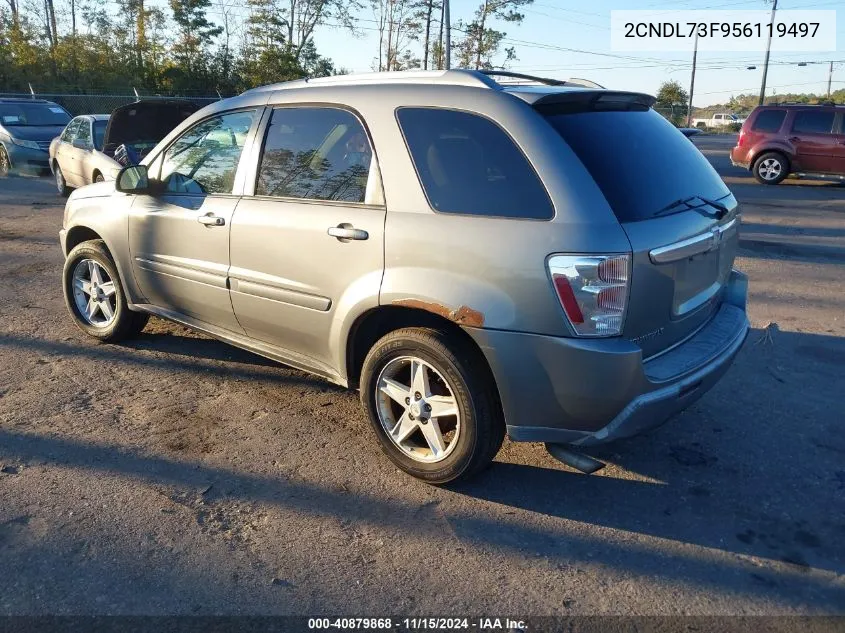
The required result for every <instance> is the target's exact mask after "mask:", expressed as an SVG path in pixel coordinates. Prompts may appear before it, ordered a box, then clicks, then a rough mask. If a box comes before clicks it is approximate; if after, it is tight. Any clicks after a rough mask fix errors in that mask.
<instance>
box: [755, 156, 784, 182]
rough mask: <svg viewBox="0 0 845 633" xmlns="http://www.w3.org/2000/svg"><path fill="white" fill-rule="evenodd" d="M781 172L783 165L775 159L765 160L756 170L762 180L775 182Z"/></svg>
mask: <svg viewBox="0 0 845 633" xmlns="http://www.w3.org/2000/svg"><path fill="white" fill-rule="evenodd" d="M782 171H783V165H782V164H781V162H780V161H779V160H778V159H777V158H767V159H766V160H764V161H763V162H762V163H760V166H759V167H758V168H757V172H758V173H759V174H760V178H762V179H763V180H775V179H777V177H778V176H780V174H781V172H782Z"/></svg>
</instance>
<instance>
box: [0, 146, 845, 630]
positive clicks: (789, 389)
mask: <svg viewBox="0 0 845 633" xmlns="http://www.w3.org/2000/svg"><path fill="white" fill-rule="evenodd" d="M732 142H733V139H732V138H730V137H706V138H703V139H700V140H698V141H697V144H698V145H699V146H700V147H701V149H702V151H704V152H705V154H706V155H707V156H708V157H709V158H710V160H711V161H712V162H713V163H714V164H715V165H716V167H717V168H718V169H719V170H720V173H722V175H723V177H724V178H725V180H726V181H727V182H728V183H729V185H730V186H731V187H732V189H733V190H734V192H735V193H736V195H737V197H738V198H740V200H741V201H742V202H743V203H744V204H745V207H744V208H745V213H744V225H745V226H744V233H743V242H742V256H741V257H740V259H739V260H738V262H737V265H738V267H739V268H740V269H742V270H744V271H745V272H747V273H748V274H749V276H750V278H751V296H750V305H749V312H750V316H751V319H752V323H753V326H754V331H753V332H752V333H751V335H750V337H749V339H748V342H747V344H746V346H745V348H744V349H743V351H742V352H741V354H740V356H739V358H738V360H737V362H736V364H735V365H734V367H733V368H732V369H731V370H730V371H729V373H728V374H727V376H726V377H725V378H724V379H723V380H722V382H721V383H720V384H719V385H718V386H717V387H716V388H715V389H714V390H713V391H711V392H710V393H709V394H708V395H707V396H705V397H704V398H703V399H702V400H701V401H699V402H698V403H697V404H696V405H694V406H693V407H692V408H691V409H690V410H688V411H687V412H685V413H684V414H682V415H681V416H679V417H678V418H676V419H674V420H672V421H671V422H670V423H668V424H667V425H666V426H664V427H663V428H661V429H658V430H657V431H655V432H653V433H651V434H650V435H647V436H643V437H640V438H636V439H633V440H629V441H625V442H620V443H618V444H615V445H611V446H608V447H604V448H601V449H600V450H596V451H594V453H593V454H594V455H596V456H598V457H600V458H601V459H605V460H607V461H609V463H610V465H609V466H608V468H606V469H605V470H604V471H602V472H601V473H600V474H598V475H593V476H584V475H581V474H578V473H575V472H574V471H571V470H569V469H567V468H566V467H565V466H563V465H561V464H559V463H557V462H556V461H554V460H553V459H552V458H551V457H550V456H549V455H548V454H547V453H546V452H545V450H544V449H543V447H542V446H540V445H534V444H512V443H508V442H506V443H505V446H504V448H503V450H502V452H501V453H500V454H499V456H498V458H497V463H496V464H495V465H494V467H493V468H491V469H490V470H489V471H487V472H486V473H485V474H484V475H482V476H480V477H478V478H477V479H475V480H473V481H472V482H470V483H467V484H463V485H460V486H455V487H451V488H448V489H438V488H433V487H429V486H426V485H423V484H420V483H417V482H415V481H413V480H411V479H410V478H408V477H407V476H405V475H403V474H401V473H399V472H398V471H397V470H396V469H395V468H393V467H392V466H391V464H390V462H389V461H388V460H387V458H386V457H384V456H383V455H382V454H381V452H380V450H379V449H378V446H377V444H376V441H375V439H374V437H373V436H372V435H371V431H370V429H369V426H368V424H367V422H366V420H365V419H364V417H363V414H362V413H361V410H360V408H359V405H358V400H357V394H354V393H349V392H345V391H343V390H340V389H338V388H336V387H334V386H331V385H329V384H327V383H325V382H323V381H321V380H319V379H317V378H313V377H311V376H308V375H306V374H303V373H301V372H298V371H295V370H292V369H288V368H286V367H283V366H279V365H276V364H274V363H271V362H268V361H265V360H263V359H261V358H259V357H256V356H253V355H251V354H248V353H246V352H241V351H239V350H237V349H234V348H231V347H228V346H226V345H224V344H222V343H218V342H215V341H212V340H209V339H207V338H205V337H203V336H200V335H197V334H195V333H192V332H190V331H188V330H186V329H184V328H181V327H179V326H176V325H172V324H169V323H166V322H163V321H159V320H153V321H151V322H150V325H149V326H148V327H147V329H146V330H145V332H144V334H143V336H141V337H140V338H139V339H137V340H136V341H133V342H131V343H130V344H127V345H121V346H109V345H100V344H97V343H95V342H94V341H93V340H92V339H89V338H86V337H85V336H84V335H83V334H82V333H80V332H79V331H78V330H77V329H76V328H75V327H74V326H73V325H72V323H71V321H70V318H69V317H68V315H67V314H66V311H65V307H64V303H63V300H62V293H61V286H60V271H61V264H62V255H61V252H60V250H59V246H58V241H57V235H58V230H59V228H60V225H61V219H62V208H63V205H62V201H61V200H60V199H59V198H58V197H57V196H56V195H55V192H54V190H53V188H52V184H51V181H50V180H49V179H37V178H28V177H12V178H9V179H6V180H2V181H0V269H2V270H3V271H4V279H5V281H4V283H3V284H2V285H0V570H2V573H0V615H9V614H92V613H96V614H301V615H326V614H345V615H376V614H384V615H389V614H393V615H398V614H427V615H456V614H469V613H473V614H493V615H505V614H514V615H545V614H599V613H601V614H737V613H745V614H798V613H801V614H820V613H827V614H834V613H835V614H845V413H843V411H845V406H844V405H845V282H843V277H845V222H843V220H845V187H840V186H836V185H828V184H817V183H809V184H802V183H793V182H788V183H787V184H785V185H782V186H779V187H763V186H760V185H756V184H754V183H753V180H752V179H751V177H750V176H749V175H748V174H747V173H746V172H743V171H742V170H739V169H735V168H732V167H731V166H730V164H729V162H727V159H726V152H727V148H728V147H729V146H730V145H731V144H732Z"/></svg>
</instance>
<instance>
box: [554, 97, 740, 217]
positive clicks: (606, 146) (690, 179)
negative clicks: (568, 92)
mask: <svg viewBox="0 0 845 633" xmlns="http://www.w3.org/2000/svg"><path fill="white" fill-rule="evenodd" d="M546 119H547V120H548V121H549V123H551V124H552V126H553V127H554V128H555V129H556V130H557V131H558V133H559V134H560V135H561V136H562V137H563V139H564V140H565V141H566V142H567V143H568V144H569V146H570V147H571V148H572V150H573V151H574V152H575V153H576V154H577V155H578V158H580V159H581V162H582V163H584V166H585V167H586V168H587V170H588V171H589V172H590V174H591V175H592V176H593V179H594V180H595V181H596V184H597V185H598V186H599V187H600V188H601V190H602V193H604V197H605V198H606V199H607V201H608V202H609V203H610V206H611V207H612V208H613V211H614V213H615V214H616V217H617V218H618V219H619V221H620V222H631V221H636V220H646V219H648V218H652V217H655V215H657V214H658V213H660V212H661V211H663V210H664V209H665V208H666V207H667V206H676V207H677V210H678V211H679V212H680V211H683V210H685V209H686V208H687V207H685V206H684V205H682V204H677V202H678V201H682V200H685V199H688V198H690V197H691V196H699V197H702V198H706V199H709V200H719V199H720V198H723V197H724V196H726V195H728V194H729V193H730V192H729V191H728V188H727V187H726V186H725V184H724V183H723V182H722V179H721V178H719V175H718V174H717V173H716V171H715V170H714V169H713V167H711V166H710V163H709V162H708V161H707V159H706V158H705V157H704V155H703V154H702V153H701V152H700V151H698V148H696V147H695V145H693V144H692V143H690V141H689V140H688V139H687V138H686V137H685V136H684V135H683V134H681V133H679V132H678V130H677V129H675V127H674V126H673V125H672V124H671V123H669V122H668V121H667V120H666V119H664V118H663V117H662V116H660V115H659V114H658V113H657V112H655V111H654V110H651V109H649V110H641V111H627V112H618V111H617V112H607V111H605V112H595V111H587V112H577V113H573V114H554V113H551V114H549V115H548V116H546Z"/></svg>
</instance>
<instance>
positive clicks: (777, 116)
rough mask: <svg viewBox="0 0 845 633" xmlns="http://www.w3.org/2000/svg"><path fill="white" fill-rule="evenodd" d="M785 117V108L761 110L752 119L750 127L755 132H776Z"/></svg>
mask: <svg viewBox="0 0 845 633" xmlns="http://www.w3.org/2000/svg"><path fill="white" fill-rule="evenodd" d="M785 118H786V110H763V111H762V112H760V113H759V114H758V115H757V118H756V119H754V125H753V126H751V129H752V130H754V131H755V132H777V131H778V130H779V129H780V126H781V125H783V120H784V119H785Z"/></svg>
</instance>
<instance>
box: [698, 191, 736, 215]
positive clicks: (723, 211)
mask: <svg viewBox="0 0 845 633" xmlns="http://www.w3.org/2000/svg"><path fill="white" fill-rule="evenodd" d="M696 198H698V199H699V200H701V201H702V202H703V203H704V204H706V205H708V206H710V207H713V208H714V209H716V210H717V211H718V213H717V214H716V219H717V220H721V219H722V218H723V217H725V216H726V215H727V214H728V213H730V211H731V210H730V209H728V208H727V207H726V206H725V205H723V204H722V203H721V202H716V201H715V200H708V199H707V198H702V197H701V196H696Z"/></svg>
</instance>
